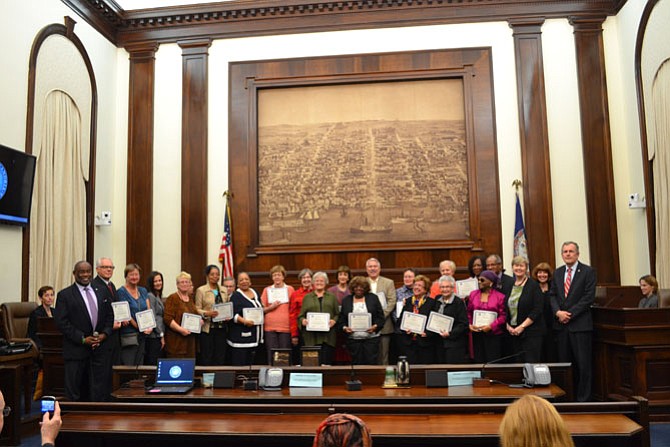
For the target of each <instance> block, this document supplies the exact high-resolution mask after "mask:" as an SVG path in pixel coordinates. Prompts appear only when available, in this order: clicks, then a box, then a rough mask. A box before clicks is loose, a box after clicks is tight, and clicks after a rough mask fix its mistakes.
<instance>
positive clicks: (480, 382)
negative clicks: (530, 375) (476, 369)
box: [472, 351, 526, 388]
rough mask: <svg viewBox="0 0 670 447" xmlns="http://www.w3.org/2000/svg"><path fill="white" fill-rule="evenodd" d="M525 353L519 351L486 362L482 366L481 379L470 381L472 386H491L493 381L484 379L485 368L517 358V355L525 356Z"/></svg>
mask: <svg viewBox="0 0 670 447" xmlns="http://www.w3.org/2000/svg"><path fill="white" fill-rule="evenodd" d="M525 353H526V351H519V352H516V353H514V354H511V355H506V356H505V357H500V358H499V359H495V360H491V361H490V362H486V363H484V364H482V377H481V379H472V386H473V387H476V388H481V387H487V386H491V383H493V381H492V380H491V379H487V378H486V367H487V366H488V365H491V364H493V363H498V362H502V361H503V360H507V359H511V358H512V357H516V356H519V355H521V354H525Z"/></svg>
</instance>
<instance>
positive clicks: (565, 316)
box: [556, 310, 572, 324]
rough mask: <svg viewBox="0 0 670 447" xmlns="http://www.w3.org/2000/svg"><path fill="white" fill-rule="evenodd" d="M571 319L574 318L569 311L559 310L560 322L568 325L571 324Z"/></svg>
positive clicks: (557, 315) (557, 313)
mask: <svg viewBox="0 0 670 447" xmlns="http://www.w3.org/2000/svg"><path fill="white" fill-rule="evenodd" d="M570 317H572V314H571V313H570V312H568V311H567V310H559V311H558V312H556V318H558V322H559V323H561V324H568V323H569V322H570Z"/></svg>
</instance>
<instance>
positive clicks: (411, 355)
mask: <svg viewBox="0 0 670 447" xmlns="http://www.w3.org/2000/svg"><path fill="white" fill-rule="evenodd" d="M438 284H439V283H438ZM430 287H431V281H430V279H428V278H427V277H426V276H424V275H417V276H416V277H415V278H414V284H413V285H412V292H413V294H412V296H411V297H409V298H407V299H406V300H405V305H404V306H403V308H402V311H401V312H400V317H399V318H398V319H399V320H400V322H401V324H402V320H403V315H404V314H405V313H414V314H421V315H425V316H426V318H428V316H429V315H430V312H431V311H432V310H433V308H434V307H435V300H433V299H432V298H431V297H430V296H428V289H429V288H430ZM426 321H428V320H426ZM434 335H435V334H434V333H433V332H427V331H426V330H425V328H424V331H423V333H421V334H417V333H413V332H411V331H401V336H400V337H399V340H400V345H401V348H400V349H401V352H404V353H405V355H407V361H409V363H410V364H411V365H415V364H419V365H429V364H431V363H435V341H436V338H435V336H434Z"/></svg>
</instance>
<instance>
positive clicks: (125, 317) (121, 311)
mask: <svg viewBox="0 0 670 447" xmlns="http://www.w3.org/2000/svg"><path fill="white" fill-rule="evenodd" d="M112 310H114V322H117V321H129V320H130V318H131V316H130V306H129V305H128V301H116V302H114V303H112Z"/></svg>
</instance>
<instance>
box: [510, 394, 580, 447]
mask: <svg viewBox="0 0 670 447" xmlns="http://www.w3.org/2000/svg"><path fill="white" fill-rule="evenodd" d="M500 445H501V446H502V447H574V446H575V444H574V443H573V442H572V438H571V437H570V432H569V431H568V429H567V427H566V426H565V423H564V422H563V419H562V418H561V415H560V414H558V411H556V409H555V408H554V406H553V405H552V404H550V403H549V402H547V401H546V400H544V399H542V398H541V397H538V396H533V395H530V394H529V395H526V396H523V397H522V398H521V399H519V400H517V401H516V402H514V403H513V404H511V405H510V406H509V407H507V411H505V416H504V417H503V420H502V422H501V423H500Z"/></svg>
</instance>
